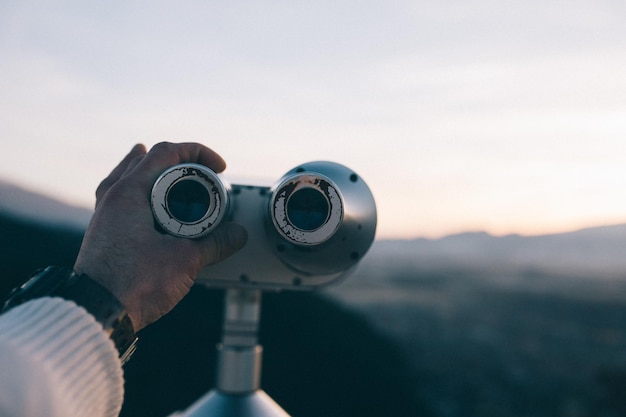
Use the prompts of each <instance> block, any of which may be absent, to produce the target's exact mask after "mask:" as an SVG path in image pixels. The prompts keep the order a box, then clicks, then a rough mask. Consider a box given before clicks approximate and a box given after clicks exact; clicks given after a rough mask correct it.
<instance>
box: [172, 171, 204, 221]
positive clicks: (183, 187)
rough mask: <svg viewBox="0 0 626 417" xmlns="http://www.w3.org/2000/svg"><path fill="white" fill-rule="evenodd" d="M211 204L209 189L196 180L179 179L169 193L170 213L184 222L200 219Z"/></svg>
mask: <svg viewBox="0 0 626 417" xmlns="http://www.w3.org/2000/svg"><path fill="white" fill-rule="evenodd" d="M210 206H211V195H210V194H209V191H208V190H207V189H206V188H205V187H204V186H203V185H202V184H200V183H199V182H197V181H194V180H182V181H178V182H177V183H176V184H174V185H173V186H172V188H170V190H169V192H168V194H167V207H168V210H169V212H170V214H171V215H172V216H173V217H174V218H176V219H177V220H178V221H180V222H183V223H195V222H197V221H200V220H201V219H202V218H203V217H204V216H205V215H206V213H207V211H208V210H209V207H210Z"/></svg>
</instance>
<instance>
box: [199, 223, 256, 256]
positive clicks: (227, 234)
mask: <svg viewBox="0 0 626 417" xmlns="http://www.w3.org/2000/svg"><path fill="white" fill-rule="evenodd" d="M247 240H248V232H247V231H246V229H245V228H244V227H243V226H241V225H239V224H237V223H222V224H220V225H219V226H218V227H217V228H215V230H213V231H212V232H211V233H210V234H209V235H208V236H207V237H205V238H204V239H201V240H199V241H198V243H200V244H201V245H202V246H204V247H203V250H202V256H203V259H202V261H203V265H212V264H214V263H217V262H220V261H223V260H224V259H226V258H228V257H229V256H231V255H232V254H234V253H235V252H237V251H238V250H239V249H241V248H243V247H244V245H245V244H246V241H247Z"/></svg>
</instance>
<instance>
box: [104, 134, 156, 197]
mask: <svg viewBox="0 0 626 417" xmlns="http://www.w3.org/2000/svg"><path fill="white" fill-rule="evenodd" d="M145 154H146V147H145V146H144V145H142V144H140V143H139V144H137V145H135V146H133V148H132V149H131V150H130V152H129V153H128V155H126V156H125V157H124V159H122V161H121V162H120V163H119V164H118V165H117V166H116V167H115V168H114V169H113V171H111V173H110V174H109V176H108V177H106V178H105V179H104V180H102V182H101V183H100V185H99V186H98V189H97V190H96V207H97V206H98V204H99V202H100V201H102V197H103V196H104V195H105V194H106V193H107V191H108V190H109V188H111V186H112V185H113V184H115V183H116V182H117V181H118V180H119V179H120V178H121V177H122V176H123V175H124V173H125V172H127V171H128V170H129V169H132V168H134V167H135V166H136V165H137V164H138V163H139V161H140V160H141V157H142V156H143V155H145Z"/></svg>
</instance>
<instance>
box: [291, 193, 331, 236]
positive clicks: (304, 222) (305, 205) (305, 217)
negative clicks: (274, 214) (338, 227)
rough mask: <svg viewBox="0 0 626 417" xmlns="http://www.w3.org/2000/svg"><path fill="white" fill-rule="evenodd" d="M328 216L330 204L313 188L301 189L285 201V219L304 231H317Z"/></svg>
mask: <svg viewBox="0 0 626 417" xmlns="http://www.w3.org/2000/svg"><path fill="white" fill-rule="evenodd" d="M329 215H330V203H329V202H328V200H327V199H326V196H325V195H324V194H322V193H321V192H320V191H319V190H317V189H315V188H309V187H307V188H301V189H300V190H298V191H295V192H294V193H292V194H291V196H290V197H289V200H287V218H288V219H289V221H290V222H291V224H293V225H294V226H295V227H296V228H298V229H300V230H304V231H307V232H309V231H313V230H317V229H319V228H320V227H322V226H323V225H324V223H326V221H327V220H328V217H329Z"/></svg>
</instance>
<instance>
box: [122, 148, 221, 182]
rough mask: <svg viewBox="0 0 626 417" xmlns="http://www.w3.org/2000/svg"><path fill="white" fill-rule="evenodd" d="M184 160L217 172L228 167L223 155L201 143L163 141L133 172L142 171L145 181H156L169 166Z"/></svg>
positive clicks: (151, 150)
mask: <svg viewBox="0 0 626 417" xmlns="http://www.w3.org/2000/svg"><path fill="white" fill-rule="evenodd" d="M183 162H192V163H197V164H201V165H204V166H206V167H208V168H210V169H211V170H213V171H215V172H222V171H224V169H226V162H224V160H223V159H222V157H221V156H219V155H218V154H217V153H216V152H214V151H213V150H211V149H209V148H207V147H206V146H203V145H201V144H199V143H178V144H175V143H169V142H161V143H158V144H156V145H154V146H153V147H152V149H150V152H148V153H147V154H146V156H145V157H144V158H142V160H141V161H139V163H138V164H137V165H136V166H135V167H134V169H133V172H132V173H133V174H134V173H135V172H137V173H141V177H142V178H143V179H145V181H147V182H154V180H155V179H156V178H157V177H158V176H159V175H160V174H161V173H162V172H163V171H165V170H166V169H167V168H169V167H171V166H173V165H176V164H180V163H183Z"/></svg>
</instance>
